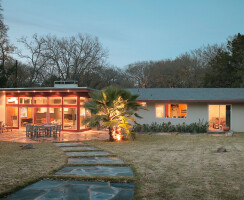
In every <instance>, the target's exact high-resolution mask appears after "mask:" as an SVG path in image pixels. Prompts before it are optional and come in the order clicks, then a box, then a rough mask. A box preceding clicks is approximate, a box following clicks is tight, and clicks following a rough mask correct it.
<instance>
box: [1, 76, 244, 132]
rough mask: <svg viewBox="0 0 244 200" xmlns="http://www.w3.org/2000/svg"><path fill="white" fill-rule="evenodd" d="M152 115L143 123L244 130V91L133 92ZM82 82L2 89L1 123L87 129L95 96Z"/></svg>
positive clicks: (218, 89)
mask: <svg viewBox="0 0 244 200" xmlns="http://www.w3.org/2000/svg"><path fill="white" fill-rule="evenodd" d="M128 90H130V91H131V92H132V93H133V94H138V95H139V98H138V101H139V102H140V103H141V104H142V105H144V106H146V107H147V109H148V111H146V110H141V111H139V112H140V113H139V114H140V115H141V116H142V117H143V119H138V120H137V121H138V123H141V124H143V123H145V124H150V123H152V122H157V123H162V122H169V121H170V122H171V123H172V124H181V123H183V122H185V123H186V124H189V123H192V122H198V121H199V120H202V121H204V122H208V123H209V129H210V130H222V129H223V127H226V126H228V127H230V129H231V130H233V131H236V132H243V131H244V88H148V89H144V88H141V89H135V88H134V89H128ZM92 91H95V90H94V89H91V88H87V87H78V85H77V83H76V82H67V81H66V82H56V83H55V85H54V87H46V88H41V87H39V88H3V89H0V121H2V122H4V123H6V124H7V125H8V126H11V127H13V128H16V129H21V128H24V127H25V124H26V123H34V124H43V123H60V124H62V130H67V131H83V130H87V127H86V126H85V125H83V123H82V121H83V119H84V118H85V117H88V116H89V115H90V113H89V111H88V110H86V109H85V108H84V107H83V104H84V102H85V101H89V93H90V92H92Z"/></svg>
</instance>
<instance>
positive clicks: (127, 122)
mask: <svg viewBox="0 0 244 200" xmlns="http://www.w3.org/2000/svg"><path fill="white" fill-rule="evenodd" d="M90 97H91V98H92V100H91V101H89V102H86V103H85V104H84V107H85V108H86V109H88V110H90V112H91V114H92V115H91V117H90V118H86V119H85V120H84V123H88V126H90V127H94V126H96V125H98V124H100V122H101V123H102V126H103V127H105V128H108V130H109V140H110V141H114V138H113V135H112V129H113V127H114V126H119V127H122V128H123V129H125V131H126V133H127V136H130V137H131V136H132V134H131V131H130V129H131V127H132V125H133V122H134V123H136V122H135V118H134V117H140V116H139V115H138V114H137V113H136V112H137V111H138V110H139V109H144V108H143V107H142V106H141V105H140V104H139V103H137V102H136V99H137V97H138V95H133V94H131V92H130V91H128V90H123V89H120V88H117V87H112V86H110V87H107V88H105V89H104V90H101V91H97V92H92V93H90Z"/></svg>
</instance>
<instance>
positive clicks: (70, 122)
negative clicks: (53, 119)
mask: <svg viewBox="0 0 244 200" xmlns="http://www.w3.org/2000/svg"><path fill="white" fill-rule="evenodd" d="M76 116H77V108H64V125H63V126H64V129H71V130H76V129H77V117H76Z"/></svg>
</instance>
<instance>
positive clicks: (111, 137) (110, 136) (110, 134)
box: [108, 127, 114, 142]
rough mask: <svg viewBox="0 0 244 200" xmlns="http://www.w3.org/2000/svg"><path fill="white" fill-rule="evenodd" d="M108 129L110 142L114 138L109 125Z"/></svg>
mask: <svg viewBox="0 0 244 200" xmlns="http://www.w3.org/2000/svg"><path fill="white" fill-rule="evenodd" d="M108 131H109V132H108V134H109V141H110V142H113V141H114V138H113V136H112V129H111V128H110V127H109V128H108Z"/></svg>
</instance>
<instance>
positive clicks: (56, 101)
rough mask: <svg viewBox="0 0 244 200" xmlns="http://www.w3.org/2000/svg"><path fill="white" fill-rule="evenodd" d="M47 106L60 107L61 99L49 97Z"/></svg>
mask: <svg viewBox="0 0 244 200" xmlns="http://www.w3.org/2000/svg"><path fill="white" fill-rule="evenodd" d="M49 104H51V105H61V104H62V97H49Z"/></svg>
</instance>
